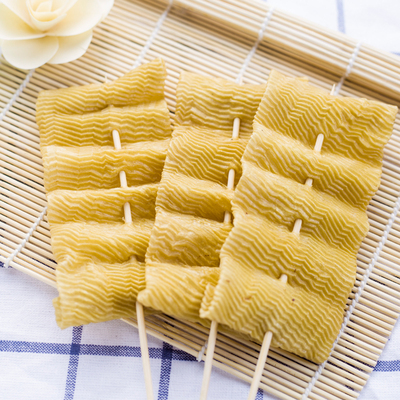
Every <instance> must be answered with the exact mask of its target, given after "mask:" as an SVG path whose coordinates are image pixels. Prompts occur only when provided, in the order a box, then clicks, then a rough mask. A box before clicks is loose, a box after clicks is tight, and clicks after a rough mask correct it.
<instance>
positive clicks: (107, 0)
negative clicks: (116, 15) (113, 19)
mask: <svg viewBox="0 0 400 400" xmlns="http://www.w3.org/2000/svg"><path fill="white" fill-rule="evenodd" d="M100 4H101V9H102V12H103V16H102V17H101V20H100V21H103V19H104V18H105V17H107V15H108V13H109V12H110V10H111V9H112V7H113V5H114V0H100Z"/></svg>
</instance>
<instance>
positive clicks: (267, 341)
mask: <svg viewBox="0 0 400 400" xmlns="http://www.w3.org/2000/svg"><path fill="white" fill-rule="evenodd" d="M335 86H336V85H333V87H332V89H331V92H330V94H331V95H333V93H334V91H335ZM323 143H324V135H323V133H320V134H319V135H318V136H317V139H316V141H315V146H314V151H317V152H320V151H321V149H322V144H323ZM312 184H313V179H312V178H308V179H307V180H306V182H305V185H307V186H312ZM302 223H303V221H302V220H301V219H296V221H295V222H294V225H293V229H292V233H294V234H295V235H298V234H299V233H300V230H301V225H302ZM279 280H280V281H281V282H283V283H284V284H286V283H287V275H285V274H282V275H281V277H280V278H279ZM272 336H273V334H272V332H271V331H268V332H266V333H265V335H264V340H263V343H262V345H261V349H260V355H259V357H258V360H257V366H256V369H255V371H254V375H253V380H252V382H251V386H250V392H249V396H248V397H247V400H254V399H255V398H256V394H257V390H258V387H259V385H260V381H261V376H262V373H263V371H264V366H265V363H266V361H267V357H268V351H269V347H270V345H271V341H272Z"/></svg>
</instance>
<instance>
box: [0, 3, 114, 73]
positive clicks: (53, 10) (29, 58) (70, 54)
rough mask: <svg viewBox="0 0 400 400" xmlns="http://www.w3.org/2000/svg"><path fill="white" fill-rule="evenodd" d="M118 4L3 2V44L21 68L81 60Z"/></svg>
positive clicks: (10, 59) (6, 54) (0, 33)
mask: <svg viewBox="0 0 400 400" xmlns="http://www.w3.org/2000/svg"><path fill="white" fill-rule="evenodd" d="M113 4H114V0H0V43H1V46H2V49H1V50H2V53H3V56H4V57H5V59H6V60H7V61H8V62H9V63H10V64H12V65H14V66H15V67H17V68H22V69H32V68H37V67H40V66H41V65H43V64H45V63H50V64H61V63H66V62H69V61H73V60H76V59H77V58H79V57H81V56H82V55H83V54H84V53H85V52H86V50H87V48H88V47H89V44H90V41H91V40H92V29H93V27H94V26H95V25H96V24H97V23H99V22H100V21H102V20H103V19H104V18H105V17H106V16H107V14H108V13H109V11H110V10H111V7H112V6H113Z"/></svg>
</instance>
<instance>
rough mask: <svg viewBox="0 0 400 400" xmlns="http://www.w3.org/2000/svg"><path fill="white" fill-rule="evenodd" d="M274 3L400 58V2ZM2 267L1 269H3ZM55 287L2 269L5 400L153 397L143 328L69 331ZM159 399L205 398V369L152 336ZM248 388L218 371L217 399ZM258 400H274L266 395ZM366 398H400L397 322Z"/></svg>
mask: <svg viewBox="0 0 400 400" xmlns="http://www.w3.org/2000/svg"><path fill="white" fill-rule="evenodd" d="M268 3H270V4H273V5H275V6H277V7H278V8H280V9H282V10H285V11H287V12H290V13H292V14H297V15H298V16H300V17H304V18H306V19H308V20H311V21H315V22H316V23H319V24H323V25H324V26H325V27H328V28H331V29H335V30H339V31H341V32H344V33H348V34H349V35H351V36H353V37H355V38H356V39H358V40H360V41H363V42H367V43H369V44H372V45H374V46H376V47H378V48H380V49H383V50H387V51H391V52H393V53H396V54H398V55H400V1H399V0H379V1H378V0H324V1H321V0H302V1H299V0H275V1H273V0H270V1H269V2H268ZM0 267H1V265H0ZM56 296H57V292H56V290H55V289H53V288H51V287H48V286H46V285H45V284H43V283H41V282H38V281H35V280H34V279H33V278H31V277H28V276H25V275H24V274H22V273H20V272H18V271H15V270H13V269H11V268H10V269H7V270H6V269H4V268H0V304H1V307H0V400H37V399H40V400H58V399H61V400H62V399H64V400H72V399H74V400H89V399H93V400H126V399H135V400H136V399H137V400H140V399H145V398H146V394H145V385H144V379H143V371H142V363H141V359H140V347H139V338H138V334H137V332H136V330H135V329H134V328H132V327H130V326H128V325H127V324H126V323H123V322H121V321H111V322H107V323H102V324H96V325H93V324H92V325H88V326H85V327H76V328H72V329H66V330H64V331H61V330H60V329H59V328H58V327H57V325H56V323H55V318H54V310H53V307H52V303H51V301H52V299H53V298H54V297H56ZM149 348H150V349H149V352H150V358H151V368H152V378H153V386H154V393H155V394H156V397H157V398H158V400H167V399H169V400H174V399H175V400H180V399H193V398H194V399H196V398H198V397H199V394H200V388H201V380H202V374H203V363H198V362H197V360H196V359H195V358H194V357H192V356H190V355H188V354H186V353H184V352H183V351H181V350H179V349H175V348H173V347H172V346H170V345H169V344H166V343H162V342H160V341H158V340H156V339H154V338H151V337H150V338H149ZM248 390H249V386H248V384H246V383H244V382H242V381H240V380H238V379H235V378H233V377H232V376H230V375H229V374H227V373H224V372H222V371H220V370H218V369H216V368H214V369H213V372H212V377H211V383H210V390H209V397H208V398H209V400H217V399H218V400H225V399H229V400H236V399H245V398H247V394H248ZM257 399H258V400H261V399H274V397H273V396H270V395H267V394H265V393H263V392H262V391H259V392H258V394H257ZM359 399H361V400H398V399H400V326H399V323H398V324H397V326H396V328H395V329H394V331H393V333H392V336H391V339H390V340H389V342H388V344H387V346H386V348H385V350H384V352H383V354H382V356H381V358H380V360H379V361H378V364H377V365H376V367H375V370H374V372H373V373H372V376H371V378H370V380H369V381H368V383H367V386H366V387H365V389H364V390H363V392H362V394H361V396H360V397H359Z"/></svg>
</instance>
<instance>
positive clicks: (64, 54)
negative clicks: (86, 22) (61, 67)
mask: <svg viewBox="0 0 400 400" xmlns="http://www.w3.org/2000/svg"><path fill="white" fill-rule="evenodd" d="M92 36H93V31H92V30H89V31H87V32H84V33H80V34H79V35H75V36H65V37H61V36H60V37H59V38H58V43H59V47H58V51H57V53H56V54H55V55H54V57H53V58H52V59H51V60H49V61H48V62H49V63H50V64H63V63H66V62H70V61H73V60H76V59H77V58H79V57H81V56H83V55H84V54H85V53H86V50H87V48H88V47H89V44H90V41H91V40H92Z"/></svg>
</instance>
